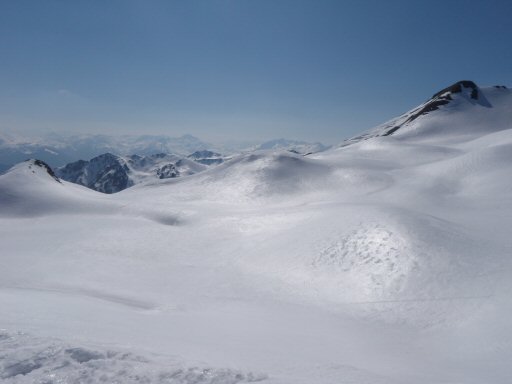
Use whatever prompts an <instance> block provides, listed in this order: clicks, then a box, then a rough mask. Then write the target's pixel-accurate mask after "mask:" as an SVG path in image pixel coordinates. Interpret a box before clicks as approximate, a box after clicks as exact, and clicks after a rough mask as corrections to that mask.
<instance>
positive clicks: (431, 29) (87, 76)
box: [0, 0, 512, 144]
mask: <svg viewBox="0 0 512 384" xmlns="http://www.w3.org/2000/svg"><path fill="white" fill-rule="evenodd" d="M511 8H512V6H511V5H510V4H509V3H508V2H505V1H495V2H493V3H492V5H489V4H484V3H476V2H459V1H450V2H441V1H434V2H429V3H415V4H411V3H410V2H406V1H403V0H400V1H398V0H396V1H390V2H385V3H382V2H377V1H363V2H353V1H348V2H336V1H320V2H311V1H259V2H250V1H208V2H196V1H190V2H166V1H151V2H142V1H113V2H108V3H96V2H93V3H91V2H87V1H77V2H72V3H65V2H58V1H49V2H44V3H43V2H31V1H19V2H10V3H5V2H4V3H3V4H2V5H1V6H0V21H1V22H0V47H1V49H2V61H1V62H0V81H1V82H2V87H1V88H0V116H1V117H0V131H3V132H13V133H23V134H31V135H36V136H40V135H42V134H44V133H46V132H59V133H67V134H74V133H82V134H100V133H105V134H115V135H119V134H164V135H168V136H181V135H183V134H191V135H194V136H197V137H199V138H201V139H203V140H207V141H225V140H252V141H262V140H266V139H273V138H280V137H285V138H289V139H296V140H305V141H321V142H323V143H326V144H334V143H338V142H340V141H342V140H343V139H345V138H348V137H350V136H353V135H355V134H357V133H359V132H361V131H363V130H365V129H368V128H371V127H373V126H375V125H378V124H380V123H382V122H384V121H386V120H388V119H389V118H392V117H394V116H396V115H399V114H401V113H403V112H405V111H407V110H409V109H410V108H412V107H414V106H416V105H417V104H419V103H421V102H423V101H424V100H426V99H427V98H428V97H429V96H430V95H431V94H433V93H434V92H436V91H438V90H439V89H441V88H443V87H445V86H447V85H449V84H451V83H454V82H456V81H458V80H462V79H469V80H473V81H475V82H476V83H477V84H479V85H482V86H484V85H496V84H504V85H510V84H511V83H512V81H511V80H512V79H511V78H512V75H511V73H510V67H511V64H512V54H511V53H510V50H509V49H508V48H509V47H508V39H507V38H506V37H508V36H510V35H511V34H512V26H511V25H510V23H509V22H508V16H509V15H510V11H511V10H512V9H511Z"/></svg>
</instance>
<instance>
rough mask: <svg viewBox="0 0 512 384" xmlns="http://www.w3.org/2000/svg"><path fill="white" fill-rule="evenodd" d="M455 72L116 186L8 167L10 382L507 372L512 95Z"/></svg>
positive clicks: (464, 377)
mask: <svg viewBox="0 0 512 384" xmlns="http://www.w3.org/2000/svg"><path fill="white" fill-rule="evenodd" d="M459 85H460V86H459ZM459 85H455V87H449V88H448V89H447V90H443V91H442V92H440V93H438V94H436V96H435V97H434V98H433V99H432V100H431V101H427V103H425V104H423V105H422V106H420V107H418V108H415V109H414V110H413V111H416V112H411V113H408V114H405V115H403V116H400V117H399V118H397V119H394V120H393V121H392V122H389V123H386V124H384V125H382V126H380V127H377V128H375V129H373V130H370V131H368V132H367V133H365V134H364V135H361V137H360V138H355V139H353V140H351V141H350V142H349V143H350V145H344V146H341V147H338V148H333V149H330V150H327V151H324V152H321V153H316V154H313V155H309V156H302V155H298V154H294V153H291V152H289V151H276V150H260V151H254V152H252V153H245V154H242V155H239V156H235V157H233V158H232V159H230V160H227V161H225V162H223V163H222V164H220V165H218V166H215V167H210V168H208V169H207V170H205V171H204V172H200V173H197V174H195V175H192V176H190V177H184V178H168V179H162V180H160V179H153V180H151V181H147V182H144V183H141V184H137V185H134V186H133V187H132V188H128V189H125V190H123V191H121V192H120V193H117V194H115V195H107V194H101V193H98V192H95V191H92V190H90V189H87V188H84V187H82V186H79V185H75V184H72V183H68V182H66V181H63V180H56V179H55V178H54V177H53V176H52V175H51V174H50V173H49V172H48V169H47V167H45V166H44V165H42V164H41V163H40V162H36V161H29V162H25V163H21V164H18V165H17V166H15V167H14V168H12V169H10V170H9V171H8V172H7V173H6V174H4V175H1V176H0V260H1V262H2V268H0V306H1V308H3V309H5V310H3V311H0V329H2V331H1V332H0V356H1V358H0V378H1V379H2V380H3V381H4V382H6V383H31V382H36V383H37V382H47V383H56V382H71V383H78V382H84V381H90V382H102V381H110V382H123V383H140V382H147V383H165V382H170V383H187V384H191V383H217V384H218V383H222V384H224V383H250V382H262V383H276V384H277V383H279V384H283V383H294V384H306V383H308V384H309V383H321V384H324V383H328V384H335V383H336V384H338V383H372V384H373V383H378V384H379V383H380V384H383V383H386V384H391V383H393V384H395V383H418V384H427V383H428V384H431V383H464V384H480V383H493V384H508V383H510V379H511V377H512V370H511V368H510V360H511V359H512V337H511V335H512V300H511V298H510V294H509V292H510V290H511V289H512V259H511V257H510V254H511V250H512V238H511V236H510V228H511V227H512V193H511V192H512V178H511V177H510V175H511V174H512V126H511V122H512V92H511V91H510V90H508V89H505V88H502V87H500V88H495V87H477V86H476V85H475V86H474V87H473V86H472V85H471V84H470V83H468V82H465V83H459ZM436 101H438V102H440V103H438V105H435V102H436ZM441 101H442V102H441ZM444 101H447V102H446V103H444ZM429 103H430V104H429ZM429 105H430V106H429ZM434 106H435V107H436V108H437V109H436V108H434ZM423 112H424V113H423ZM413 116H415V117H414V118H412V117H413ZM396 127H398V128H397V129H394V128H396ZM393 129H394V130H393ZM391 130H393V131H392V132H390V131H391ZM345 144H348V143H345Z"/></svg>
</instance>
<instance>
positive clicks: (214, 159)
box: [187, 150, 224, 165]
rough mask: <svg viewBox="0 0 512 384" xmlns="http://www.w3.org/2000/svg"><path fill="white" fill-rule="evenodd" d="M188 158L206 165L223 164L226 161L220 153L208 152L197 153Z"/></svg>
mask: <svg viewBox="0 0 512 384" xmlns="http://www.w3.org/2000/svg"><path fill="white" fill-rule="evenodd" d="M187 157H188V158H189V159H192V160H194V161H196V162H198V163H200V164H204V165H214V164H221V163H222V162H223V161H224V159H223V158H222V155H221V154H220V153H216V152H213V151H208V150H202V151H195V152H194V153H192V154H191V155H188V156H187Z"/></svg>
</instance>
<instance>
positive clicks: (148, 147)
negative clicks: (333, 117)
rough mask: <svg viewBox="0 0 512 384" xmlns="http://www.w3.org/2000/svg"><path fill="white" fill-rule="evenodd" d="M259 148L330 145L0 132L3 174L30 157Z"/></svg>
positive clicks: (55, 162)
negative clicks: (213, 142) (215, 142)
mask: <svg viewBox="0 0 512 384" xmlns="http://www.w3.org/2000/svg"><path fill="white" fill-rule="evenodd" d="M255 148H260V149H270V148H274V149H288V150H294V151H297V152H299V153H307V152H319V151H322V150H325V149H327V148H328V147H327V146H325V145H323V144H321V143H307V142H304V141H298V140H286V139H278V140H271V141H268V142H264V143H261V144H255V145H253V146H249V147H247V146H246V145H245V144H241V145H238V146H236V145H234V144H232V143H231V144H228V143H226V144H222V145H214V144H211V143H207V142H205V141H202V140H200V139H198V138H197V137H194V136H192V135H183V136H181V137H170V136H165V135H121V136H112V135H71V136H66V135H60V134H56V133H53V134H49V135H46V136H44V137H38V138H29V137H23V136H20V135H14V134H12V133H6V132H3V133H2V132H0V173H2V172H4V171H6V170H7V169H9V168H10V167H12V166H13V165H14V164H16V163H19V162H21V161H24V160H26V159H28V158H37V159H40V160H43V161H45V162H47V163H48V164H49V165H51V166H52V167H62V166H64V165H66V164H68V163H71V162H75V161H78V160H90V159H92V158H94V157H96V156H100V155H103V154H106V153H111V154H113V155H118V156H126V155H128V156H130V155H139V156H148V155H156V154H162V153H164V154H174V155H181V156H188V155H190V154H192V153H193V152H196V151H201V150H213V151H214V152H219V153H222V154H223V155H231V154H233V153H236V152H239V151H247V150H254V149H255Z"/></svg>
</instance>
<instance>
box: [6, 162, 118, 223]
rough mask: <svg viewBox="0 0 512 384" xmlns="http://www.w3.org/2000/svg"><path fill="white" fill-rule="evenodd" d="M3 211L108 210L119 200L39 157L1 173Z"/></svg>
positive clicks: (28, 213)
mask: <svg viewBox="0 0 512 384" xmlns="http://www.w3.org/2000/svg"><path fill="white" fill-rule="evenodd" d="M0 207H1V209H0V215H8V216H9V215H15V216H29V217H30V216H38V215H41V214H45V213H50V214H56V213H66V212H67V213H87V212H89V213H105V212H111V211H113V210H114V209H115V207H116V204H115V203H111V202H110V201H108V200H106V199H104V198H102V196H101V194H99V193H97V192H93V191H90V190H88V189H86V188H84V187H81V186H78V185H75V184H71V183H67V182H65V181H62V180H60V179H59V178H58V177H56V176H55V174H54V173H53V171H52V170H51V168H50V167H49V166H48V165H47V164H46V163H44V162H42V161H40V160H33V159H32V160H27V161H25V162H23V163H20V164H18V165H16V166H14V167H12V168H11V169H10V170H9V171H8V172H7V173H6V174H4V175H1V176H0Z"/></svg>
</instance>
